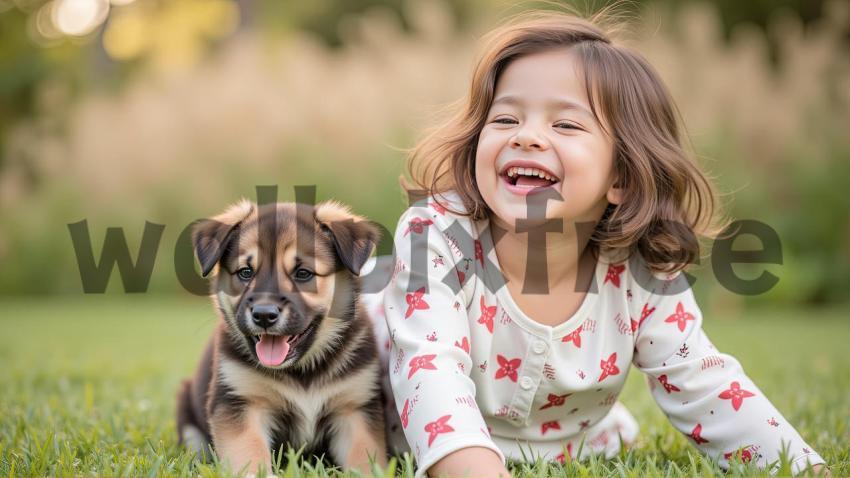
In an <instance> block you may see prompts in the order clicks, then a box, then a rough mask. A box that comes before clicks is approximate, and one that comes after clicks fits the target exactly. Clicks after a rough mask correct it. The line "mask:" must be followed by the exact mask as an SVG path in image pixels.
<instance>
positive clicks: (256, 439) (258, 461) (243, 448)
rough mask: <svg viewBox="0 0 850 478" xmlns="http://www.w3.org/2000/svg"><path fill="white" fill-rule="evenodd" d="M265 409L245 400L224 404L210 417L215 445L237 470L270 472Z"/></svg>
mask: <svg viewBox="0 0 850 478" xmlns="http://www.w3.org/2000/svg"><path fill="white" fill-rule="evenodd" d="M265 415H266V414H265V412H264V411H263V410H261V409H260V408H258V407H256V406H251V405H249V404H244V403H232V404H231V403H228V404H221V405H219V406H218V407H216V410H215V411H214V412H213V415H212V416H211V417H210V431H211V432H212V438H213V446H214V447H215V451H216V453H217V454H218V456H219V459H220V460H221V461H222V462H223V463H225V464H226V466H229V467H230V469H231V470H233V471H234V472H240V471H243V470H244V471H246V472H247V473H248V474H249V475H254V474H256V473H257V472H258V471H259V469H260V467H263V468H264V469H265V471H266V473H271V472H272V469H271V451H270V445H269V438H268V428H267V425H266V424H267V423H268V421H267V420H266V416H265Z"/></svg>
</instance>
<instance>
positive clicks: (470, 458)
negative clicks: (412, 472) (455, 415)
mask: <svg viewBox="0 0 850 478" xmlns="http://www.w3.org/2000/svg"><path fill="white" fill-rule="evenodd" d="M428 476H430V477H432V478H437V477H449V478H461V477H470V478H472V477H475V478H478V477H492V478H496V477H504V478H509V477H510V476H511V474H510V472H508V470H507V468H505V465H503V464H502V460H500V459H499V455H497V454H496V453H495V452H494V451H493V450H490V449H489V448H483V447H469V448H462V449H460V450H458V451H456V452H454V453H450V454H448V455H446V456H445V457H443V458H442V459H441V460H440V461H438V462H437V463H434V465H433V466H431V468H429V469H428Z"/></svg>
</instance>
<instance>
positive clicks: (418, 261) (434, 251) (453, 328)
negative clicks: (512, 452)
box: [384, 206, 504, 478]
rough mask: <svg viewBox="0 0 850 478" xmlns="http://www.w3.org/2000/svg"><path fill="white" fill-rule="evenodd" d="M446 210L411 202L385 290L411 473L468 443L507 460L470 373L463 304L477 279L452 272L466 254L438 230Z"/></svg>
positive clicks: (443, 223) (399, 231)
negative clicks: (411, 457)
mask: <svg viewBox="0 0 850 478" xmlns="http://www.w3.org/2000/svg"><path fill="white" fill-rule="evenodd" d="M444 214H445V212H444V211H442V210H440V209H439V208H438V209H434V208H433V207H432V206H428V207H413V208H410V209H409V210H408V211H407V212H406V213H405V214H404V215H403V216H402V217H401V219H400V220H399V224H398V227H397V229H396V233H395V248H396V249H395V254H396V261H395V267H394V271H393V277H392V279H391V280H390V283H389V285H388V286H387V288H386V290H385V292H384V311H385V315H386V320H387V327H388V329H389V330H390V336H391V350H390V363H389V376H390V383H391V385H392V389H393V396H394V397H395V401H396V404H397V407H398V412H399V414H400V416H401V421H402V426H403V428H404V434H405V437H406V438H407V442H408V444H409V445H410V449H411V450H412V451H413V454H414V456H415V458H416V461H417V464H418V468H417V471H416V475H415V476H416V478H419V477H421V476H424V475H425V473H426V472H427V471H428V469H429V468H430V467H431V466H432V465H433V464H434V463H435V462H437V461H439V460H440V459H442V458H443V457H445V456H446V455H448V454H450V453H452V452H454V451H457V450H460V449H462V448H467V447H472V446H480V447H485V448H489V449H491V450H493V451H494V452H496V453H497V454H498V455H499V457H500V458H501V460H502V462H504V455H503V454H502V452H501V451H500V450H499V448H498V447H497V446H496V445H495V443H493V441H492V440H491V439H490V435H489V431H488V429H487V425H486V424H485V422H484V419H483V417H482V415H481V412H480V411H479V409H478V406H477V404H476V400H475V383H474V382H473V381H472V379H471V378H470V376H469V373H470V370H471V369H472V359H471V357H470V353H469V351H470V345H469V337H470V334H469V332H470V330H469V322H468V321H469V318H468V316H467V305H468V302H469V300H468V297H469V296H470V295H471V293H472V290H473V287H474V286H473V284H472V280H471V279H469V278H465V277H464V274H463V273H460V274H458V273H456V271H459V270H460V269H458V263H459V262H461V261H463V260H464V258H463V257H462V256H463V253H462V252H460V251H461V248H460V247H458V246H457V244H451V243H450V242H449V241H447V239H446V238H445V236H444V234H443V233H442V230H444V229H445V228H446V227H447V226H448V225H449V224H448V223H449V221H451V220H452V219H450V218H452V217H453V216H449V215H447V214H446V215H444ZM444 279H446V280H445V282H444ZM464 279H467V280H466V281H465V282H464V285H462V284H461V281H463V280H464Z"/></svg>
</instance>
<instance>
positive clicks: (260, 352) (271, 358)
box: [255, 334, 289, 367]
mask: <svg viewBox="0 0 850 478" xmlns="http://www.w3.org/2000/svg"><path fill="white" fill-rule="evenodd" d="M287 338H288V337H287V336H285V335H269V334H263V335H261V336H260V341H259V342H257V345H256V346H255V347H256V350H257V357H258V358H259V359H260V363H261V364H263V365H265V366H266V367H277V366H278V365H280V364H282V363H283V361H284V360H285V359H286V354H288V353H289V344H288V343H287V342H286V339H287Z"/></svg>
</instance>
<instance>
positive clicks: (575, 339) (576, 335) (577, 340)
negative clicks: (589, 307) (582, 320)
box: [561, 324, 584, 348]
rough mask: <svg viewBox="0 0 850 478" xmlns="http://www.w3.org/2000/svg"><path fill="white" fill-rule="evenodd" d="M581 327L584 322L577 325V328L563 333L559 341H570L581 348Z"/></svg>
mask: <svg viewBox="0 0 850 478" xmlns="http://www.w3.org/2000/svg"><path fill="white" fill-rule="evenodd" d="M583 327H584V324H581V325H579V326H578V328H577V329H575V330H573V331H572V332H570V333H569V334H567V335H565V336H564V338H563V339H561V342H572V343H574V344H575V346H576V347H578V348H581V331H582V328H583Z"/></svg>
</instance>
